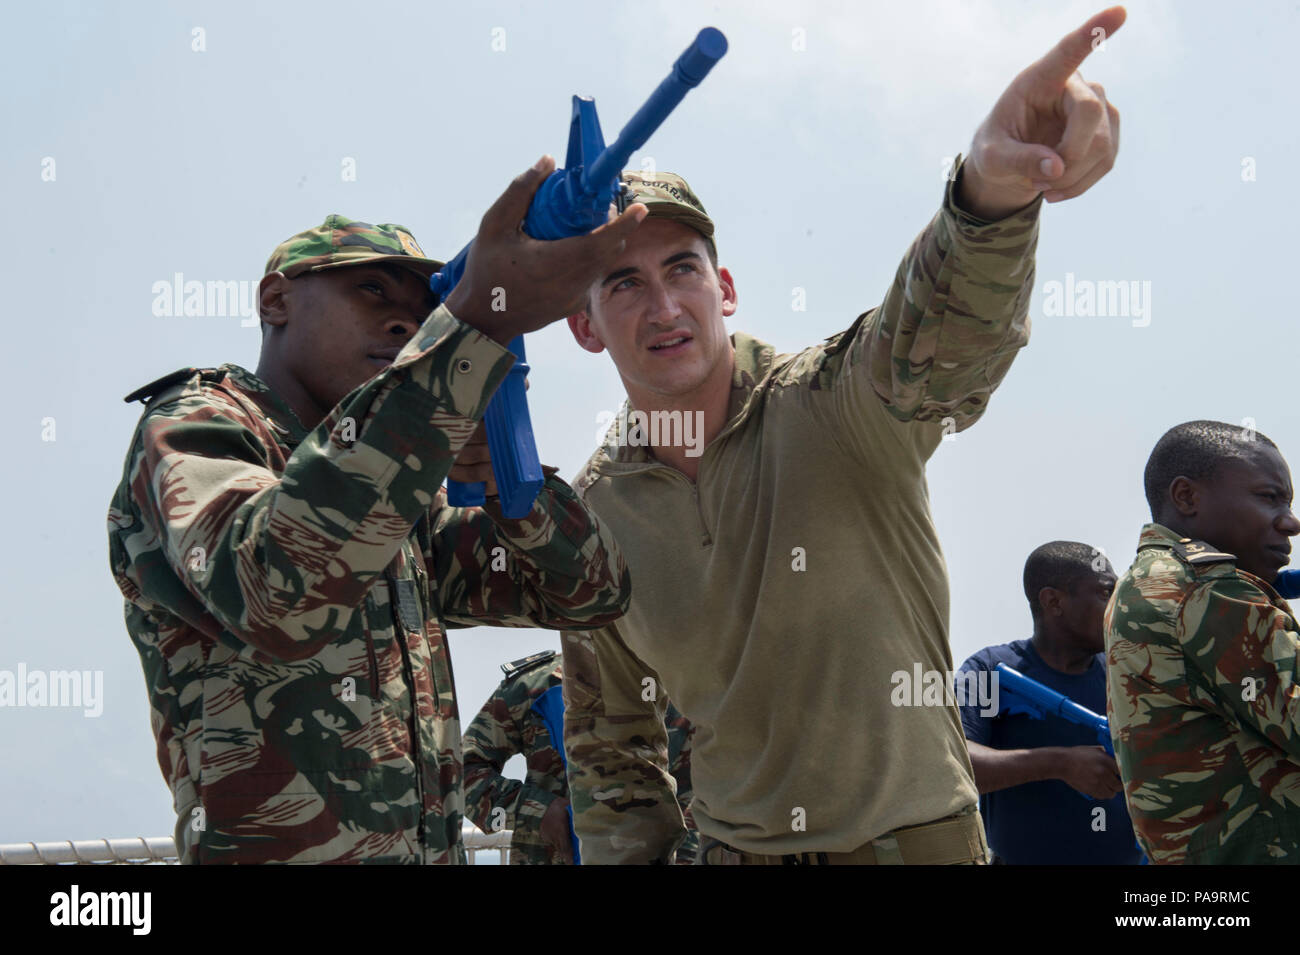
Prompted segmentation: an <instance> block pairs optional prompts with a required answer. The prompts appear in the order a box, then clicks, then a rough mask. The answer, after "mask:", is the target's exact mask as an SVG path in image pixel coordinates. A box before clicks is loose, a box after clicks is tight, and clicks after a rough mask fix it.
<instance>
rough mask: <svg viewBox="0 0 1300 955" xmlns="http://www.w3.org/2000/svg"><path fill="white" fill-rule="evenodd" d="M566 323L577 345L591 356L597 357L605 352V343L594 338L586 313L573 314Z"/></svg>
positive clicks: (589, 319)
mask: <svg viewBox="0 0 1300 955" xmlns="http://www.w3.org/2000/svg"><path fill="white" fill-rule="evenodd" d="M568 322H569V331H571V332H573V337H574V340H575V341H577V343H578V344H579V345H581V346H582V347H583V348H585V349H586V350H587V351H589V352H591V353H592V354H593V355H599V354H600V353H601V352H603V351H604V350H605V343H604V342H602V341H601V340H600V339H599V338H597V337H596V332H595V330H594V329H593V328H592V327H591V318H590V317H589V316H588V315H587V313H586V312H575V313H574V314H572V315H570V316H569V318H568Z"/></svg>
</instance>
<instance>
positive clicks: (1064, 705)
mask: <svg viewBox="0 0 1300 955" xmlns="http://www.w3.org/2000/svg"><path fill="white" fill-rule="evenodd" d="M997 670H998V675H999V679H1000V681H1001V683H1002V685H1003V686H1004V687H1006V688H1007V689H1008V690H1009V691H1011V692H1012V693H1015V694H1017V695H1018V696H1022V697H1024V698H1025V699H1027V700H1029V701H1030V702H1031V703H1036V704H1038V705H1039V706H1041V707H1042V708H1043V709H1044V710H1046V711H1047V712H1048V713H1052V714H1054V715H1056V716H1059V717H1061V718H1062V719H1066V720H1069V721H1070V722H1072V723H1080V724H1082V725H1084V726H1091V727H1093V728H1095V729H1099V728H1100V727H1101V726H1103V725H1106V717H1104V716H1102V715H1101V714H1100V713H1094V712H1093V711H1092V710H1090V709H1088V708H1087V707H1086V706H1080V705H1079V704H1078V703H1076V702H1074V700H1072V699H1070V698H1069V697H1068V696H1065V695H1064V694H1061V693H1057V692H1056V691H1055V690H1052V689H1048V688H1047V687H1045V686H1043V685H1042V684H1041V683H1039V682H1037V681H1036V680H1031V679H1030V678H1029V677H1027V676H1025V675H1024V674H1023V673H1021V672H1020V671H1018V670H1013V669H1012V668H1011V667H1009V666H1007V665H1006V664H1005V663H999V664H998V666H997Z"/></svg>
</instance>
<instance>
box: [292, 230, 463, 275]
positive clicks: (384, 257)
mask: <svg viewBox="0 0 1300 955" xmlns="http://www.w3.org/2000/svg"><path fill="white" fill-rule="evenodd" d="M374 262H395V263H397V264H398V265H404V266H407V267H409V268H412V269H414V270H415V271H416V272H418V273H420V274H421V275H423V276H424V277H425V278H426V279H427V278H429V277H430V276H431V275H433V273H434V272H437V271H438V270H439V269H441V268H442V266H443V263H442V262H439V261H438V260H436V259H430V258H428V257H427V256H425V254H424V250H423V249H421V248H420V246H419V243H417V242H416V241H415V236H413V235H411V232H410V230H409V229H407V228H406V226H402V225H393V224H392V223H391V222H384V223H381V224H380V225H371V224H370V223H369V222H357V221H356V220H354V219H347V218H344V217H343V216H330V217H329V218H328V219H326V220H325V222H324V223H323V224H321V225H319V226H316V228H314V229H308V230H307V231H306V232H299V233H298V234H297V235H295V236H294V237H293V238H290V239H286V240H285V241H283V242H281V243H280V244H279V245H277V246H276V247H275V251H274V252H272V253H271V257H270V258H269V259H267V260H266V271H267V273H268V274H269V273H271V272H283V273H284V275H285V278H293V277H294V276H296V275H301V274H302V273H303V272H319V271H321V270H322V269H336V268H339V267H340V266H344V265H360V264H362V263H366V264H370V263H374Z"/></svg>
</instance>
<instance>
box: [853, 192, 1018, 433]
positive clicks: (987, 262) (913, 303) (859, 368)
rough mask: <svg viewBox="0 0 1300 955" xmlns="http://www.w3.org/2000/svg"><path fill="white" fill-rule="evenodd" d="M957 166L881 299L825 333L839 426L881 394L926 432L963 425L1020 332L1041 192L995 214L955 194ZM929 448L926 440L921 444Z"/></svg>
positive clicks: (1007, 362) (893, 410)
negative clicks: (984, 213) (967, 205)
mask: <svg viewBox="0 0 1300 955" xmlns="http://www.w3.org/2000/svg"><path fill="white" fill-rule="evenodd" d="M961 175H962V171H961V170H960V169H959V170H958V172H957V175H956V176H955V177H954V178H953V179H952V180H951V181H950V182H949V183H948V188H947V193H946V195H945V198H944V204H943V208H942V209H940V210H939V212H938V213H937V214H936V215H935V217H934V218H933V219H932V220H931V221H930V223H929V225H927V226H926V227H925V228H924V229H923V230H922V231H921V233H920V235H918V236H917V237H916V239H915V240H914V241H913V242H912V245H911V247H910V248H909V249H908V251H907V254H906V255H905V256H904V257H903V261H902V263H901V264H900V265H899V267H898V272H897V273H896V275H895V277H894V282H893V285H892V286H891V287H890V289H889V291H888V293H887V294H886V295H885V299H884V302H883V303H882V304H881V305H880V306H879V307H878V308H876V309H874V310H873V311H870V312H867V313H866V314H864V315H862V316H860V317H859V318H858V320H857V322H856V323H855V324H854V325H853V326H852V327H851V328H850V329H849V330H848V331H846V332H844V333H843V334H842V335H840V336H838V337H837V338H835V339H832V344H831V345H830V346H829V347H828V353H830V354H834V353H835V352H836V351H843V352H844V354H843V357H842V358H840V359H838V360H837V361H835V362H833V363H832V364H831V367H832V369H833V384H832V385H831V387H833V388H834V389H836V391H837V392H838V393H839V395H840V400H839V402H838V403H837V411H838V416H839V418H840V422H841V427H842V428H843V430H844V432H845V433H847V434H849V435H854V434H856V433H858V432H860V431H861V428H860V426H859V422H860V419H861V416H862V406H863V403H864V402H867V401H870V402H873V403H875V402H883V403H884V407H885V408H886V410H887V411H888V413H889V414H890V415H891V416H892V417H893V418H894V419H895V420H897V421H900V422H920V423H924V424H927V425H930V426H932V427H929V428H927V429H926V431H927V440H933V441H935V442H937V440H938V437H939V436H941V435H942V433H943V432H942V429H944V428H949V429H951V430H953V431H962V430H964V429H966V428H968V427H969V426H970V425H972V424H973V423H974V422H975V421H976V420H977V419H978V418H979V416H980V415H981V414H983V412H984V409H985V407H986V406H987V404H988V401H989V396H990V395H991V394H992V392H993V390H994V389H995V388H996V387H997V386H998V384H999V383H1000V382H1001V381H1002V378H1003V377H1004V376H1005V375H1006V373H1007V370H1008V369H1009V368H1010V367H1011V362H1012V359H1014V358H1015V355H1016V353H1017V351H1019V349H1020V348H1021V347H1023V346H1024V345H1025V344H1026V343H1027V342H1028V341H1029V299H1030V295H1031V293H1032V291H1033V286H1034V252H1035V248H1036V246H1037V243H1038V212H1039V208H1040V206H1041V202H1042V200H1041V198H1040V199H1038V200H1035V201H1034V202H1033V203H1031V204H1030V205H1028V206H1026V207H1025V208H1024V209H1021V210H1020V211H1018V212H1015V213H1013V214H1012V215H1010V216H1007V217H1006V218H1004V219H1001V220H999V221H997V222H986V221H985V220H983V219H978V218H976V217H974V216H972V215H970V214H968V213H966V212H964V211H962V210H961V209H960V208H959V207H958V206H957V204H956V195H957V187H958V185H959V183H960V178H961ZM930 450H933V447H931V449H930Z"/></svg>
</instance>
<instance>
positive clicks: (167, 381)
mask: <svg viewBox="0 0 1300 955" xmlns="http://www.w3.org/2000/svg"><path fill="white" fill-rule="evenodd" d="M195 375H202V376H203V378H204V380H205V381H220V380H221V379H222V378H224V377H225V376H226V373H225V372H224V371H222V370H221V369H199V368H181V369H180V370H178V371H173V372H172V373H171V374H170V375H163V376H162V377H161V378H158V379H155V380H154V381H151V382H149V384H147V385H143V386H141V387H139V388H137V389H136V390H135V391H133V392H131V393H130V394H129V395H127V396H126V397H125V398H123V399H122V400H123V401H125V402H126V403H127V404H130V403H131V402H133V401H139V402H143V403H144V404H148V403H149V401H150V400H151V399H153V398H154V396H156V395H160V394H162V393H163V392H164V391H166V390H167V389H168V388H170V387H172V386H173V385H179V384H180V383H181V382H183V381H188V380H189V379H191V378H193V377H194V376H195Z"/></svg>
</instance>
